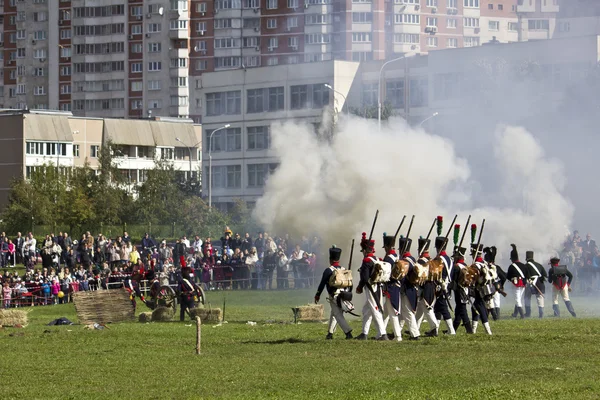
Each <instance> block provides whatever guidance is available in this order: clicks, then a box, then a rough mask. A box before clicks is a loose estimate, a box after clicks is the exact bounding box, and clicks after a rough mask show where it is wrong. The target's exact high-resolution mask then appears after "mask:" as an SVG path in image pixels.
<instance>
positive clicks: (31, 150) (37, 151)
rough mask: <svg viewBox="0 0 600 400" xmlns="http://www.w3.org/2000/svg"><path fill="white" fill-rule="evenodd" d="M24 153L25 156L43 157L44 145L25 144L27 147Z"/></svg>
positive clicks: (37, 143) (36, 143) (35, 143)
mask: <svg viewBox="0 0 600 400" xmlns="http://www.w3.org/2000/svg"><path fill="white" fill-rule="evenodd" d="M25 152H26V153H27V154H33V155H40V156H42V155H44V143H39V142H27V145H26V147H25Z"/></svg>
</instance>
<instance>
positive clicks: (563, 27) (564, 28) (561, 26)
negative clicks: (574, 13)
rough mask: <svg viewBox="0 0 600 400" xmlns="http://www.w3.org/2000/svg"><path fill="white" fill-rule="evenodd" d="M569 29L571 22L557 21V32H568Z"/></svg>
mask: <svg viewBox="0 0 600 400" xmlns="http://www.w3.org/2000/svg"><path fill="white" fill-rule="evenodd" d="M570 30H571V23H570V22H562V21H560V22H559V23H558V31H559V32H569V31H570Z"/></svg>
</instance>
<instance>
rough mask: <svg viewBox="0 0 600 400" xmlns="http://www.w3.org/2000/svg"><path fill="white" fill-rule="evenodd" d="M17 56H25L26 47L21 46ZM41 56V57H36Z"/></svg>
mask: <svg viewBox="0 0 600 400" xmlns="http://www.w3.org/2000/svg"><path fill="white" fill-rule="evenodd" d="M17 58H25V48H24V47H19V48H18V49H17ZM36 58H39V57H36Z"/></svg>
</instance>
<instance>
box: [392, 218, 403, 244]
mask: <svg viewBox="0 0 600 400" xmlns="http://www.w3.org/2000/svg"><path fill="white" fill-rule="evenodd" d="M405 219H406V215H405V216H404V217H402V221H400V225H398V229H396V234H395V235H394V243H396V239H398V234H399V233H400V228H402V225H403V224H404V220H405Z"/></svg>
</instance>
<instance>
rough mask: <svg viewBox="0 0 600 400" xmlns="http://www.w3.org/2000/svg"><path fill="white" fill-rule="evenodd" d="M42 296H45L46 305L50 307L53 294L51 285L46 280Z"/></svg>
mask: <svg viewBox="0 0 600 400" xmlns="http://www.w3.org/2000/svg"><path fill="white" fill-rule="evenodd" d="M42 294H43V296H44V305H48V302H49V301H50V294H51V289H50V283H48V279H44V281H43V283H42Z"/></svg>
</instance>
